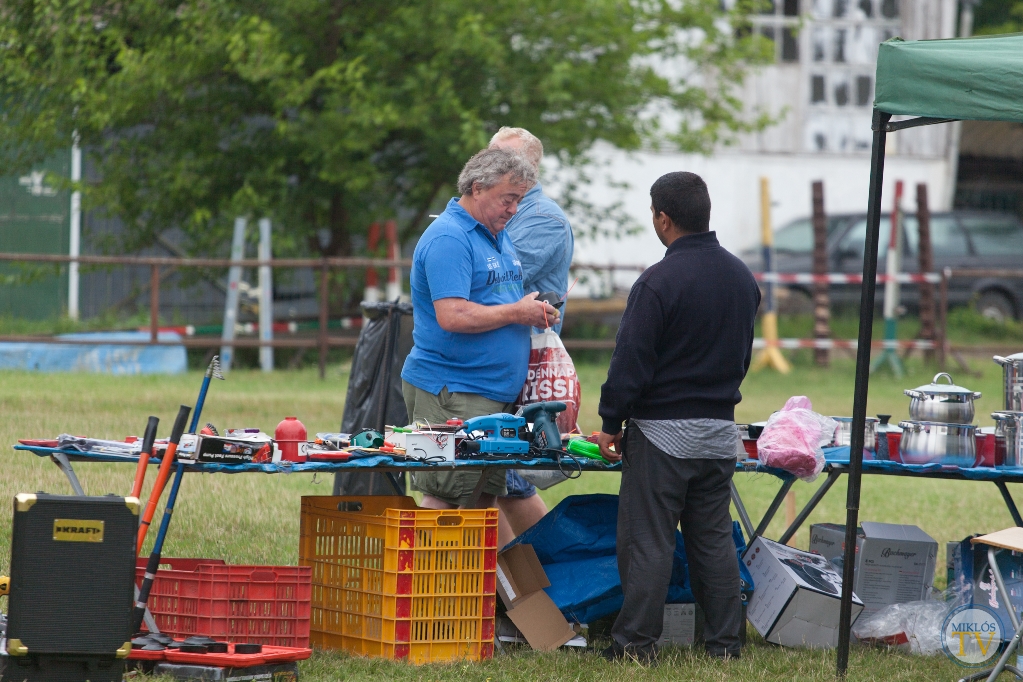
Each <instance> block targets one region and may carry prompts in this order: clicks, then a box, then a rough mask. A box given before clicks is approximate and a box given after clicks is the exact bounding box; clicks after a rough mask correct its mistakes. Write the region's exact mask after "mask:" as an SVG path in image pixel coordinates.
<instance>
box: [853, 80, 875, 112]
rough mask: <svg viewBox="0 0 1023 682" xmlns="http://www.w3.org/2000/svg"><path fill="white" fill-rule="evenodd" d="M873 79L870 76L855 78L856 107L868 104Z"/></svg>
mask: <svg viewBox="0 0 1023 682" xmlns="http://www.w3.org/2000/svg"><path fill="white" fill-rule="evenodd" d="M872 84H873V79H872V78H871V77H870V76H856V106H858V107H865V106H867V105H868V104H870V100H871V97H870V86H871V85H872Z"/></svg>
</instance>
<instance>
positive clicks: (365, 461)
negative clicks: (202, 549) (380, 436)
mask: <svg viewBox="0 0 1023 682" xmlns="http://www.w3.org/2000/svg"><path fill="white" fill-rule="evenodd" d="M14 449H15V450H24V451H28V452H31V453H33V454H35V455H38V456H39V457H49V456H50V455H53V454H56V453H63V454H65V455H69V456H73V457H76V458H81V459H84V460H89V461H94V462H130V463H136V462H138V457H135V456H130V455H111V454H103V453H91V452H78V451H75V450H60V449H57V448H43V447H36V446H31V445H15V446H14ZM179 461H183V462H185V464H186V470H187V471H195V472H202V473H209V474H215V473H223V474H243V473H250V472H262V473H266V474H289V473H302V472H311V473H315V472H318V471H319V472H324V471H345V470H348V469H366V468H373V467H389V468H390V467H393V468H396V469H437V468H445V469H447V468H463V467H467V468H480V467H499V468H506V469H507V468H514V469H528V468H530V467H543V468H547V469H549V468H551V467H556V466H558V462H557V461H556V460H554V459H551V458H549V457H539V458H536V459H501V460H472V459H458V460H455V461H454V462H445V463H443V464H434V463H432V462H421V461H419V460H404V459H400V458H399V459H395V458H393V457H390V456H388V455H374V454H373V453H360V452H359V451H355V452H354V453H353V458H352V459H349V460H347V461H344V462H300V463H299V462H272V463H265V464H216V463H210V462H201V463H195V462H189V460H179ZM576 461H577V462H578V463H579V466H577V465H576V463H575V462H573V461H572V460H570V459H567V458H566V459H563V460H562V461H561V466H562V467H563V468H564V469H565V471H566V472H571V471H576V470H578V468H579V467H581V468H582V470H583V471H620V470H621V464H605V463H603V462H599V461H596V460H592V459H587V458H584V457H576ZM159 462H160V460H159V459H151V460H149V463H150V464H151V465H153V464H159Z"/></svg>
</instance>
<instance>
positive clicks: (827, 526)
mask: <svg viewBox="0 0 1023 682" xmlns="http://www.w3.org/2000/svg"><path fill="white" fill-rule="evenodd" d="M862 544H863V528H857V529H856V554H859V553H860V546H861V545H862ZM809 549H810V551H811V552H813V553H815V554H820V555H821V556H822V557H824V558H825V559H827V560H828V561H833V560H834V559H837V558H840V557H843V556H845V526H843V525H842V524H839V523H815V524H813V525H811V526H810V547H809Z"/></svg>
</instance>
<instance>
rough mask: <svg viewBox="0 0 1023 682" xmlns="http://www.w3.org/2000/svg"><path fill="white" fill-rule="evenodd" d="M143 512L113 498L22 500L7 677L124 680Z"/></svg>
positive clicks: (132, 501) (17, 506)
mask: <svg viewBox="0 0 1023 682" xmlns="http://www.w3.org/2000/svg"><path fill="white" fill-rule="evenodd" d="M139 506H140V505H139V501H138V499H136V498H133V497H129V498H125V497H115V496H113V495H110V496H106V497H75V496H64V495H47V494H46V493H37V494H21V495H17V496H16V497H15V498H14V526H13V533H12V536H11V590H10V596H9V603H8V611H7V616H8V624H7V653H8V655H9V656H10V658H9V659H8V661H7V666H6V670H5V671H4V676H3V677H4V680H19V682H20V680H24V679H28V680H52V681H53V682H60V681H62V680H73V679H77V680H84V679H89V680H92V681H93V682H98V681H99V680H104V679H106V678H107V677H109V678H110V679H120V674H121V672H120V671H123V669H124V666H123V661H119V660H117V659H121V658H124V657H126V656H127V655H128V652H129V651H130V650H131V644H130V640H131V635H132V633H131V619H132V608H133V602H134V594H133V590H134V584H135V541H136V537H137V533H138V522H139ZM83 674H84V675H85V676H84V677H83V676H82V675H83Z"/></svg>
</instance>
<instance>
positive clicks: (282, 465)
mask: <svg viewBox="0 0 1023 682" xmlns="http://www.w3.org/2000/svg"><path fill="white" fill-rule="evenodd" d="M14 449H15V450H24V451H28V452H32V453H33V454H35V455H38V456H40V457H49V456H50V455H52V454H55V453H64V454H65V455H70V456H74V457H79V458H82V459H87V460H89V461H94V462H130V463H135V462H138V457H134V456H127V455H109V454H102V453H99V454H96V453H89V452H76V451H72V450H58V449H56V448H43V447H36V446H30V445H15V446H14ZM824 458H825V460H826V461H827V464H828V465H836V466H848V465H849V448H848V447H839V448H824ZM576 460H577V461H578V462H579V466H580V467H581V468H582V470H583V471H621V464H620V463H618V464H606V463H604V462H600V461H597V460H592V459H586V458H583V457H577V458H576ZM159 461H160V460H159V459H152V460H150V464H159ZM185 462H186V464H187V470H188V471H194V472H202V473H209V474H214V473H223V474H243V473H250V472H261V473H266V474H288V473H302V472H311V473H315V472H328V471H346V470H350V469H366V468H373V467H386V468H394V469H436V468H445V469H447V468H470V469H472V468H481V467H497V468H504V469H529V468H544V469H550V468H552V467H557V466H558V462H557V461H556V460H554V459H551V458H549V457H540V458H536V459H525V460H523V459H502V460H473V459H459V460H455V461H454V462H446V463H444V464H441V465H438V464H434V463H430V462H421V461H419V460H403V459H395V458H393V457H390V456H388V455H374V454H372V453H358V452H356V453H355V457H353V458H352V459H350V460H348V461H345V462H302V463H294V462H275V463H266V464H214V463H205V462H204V463H188V460H185ZM561 466H562V468H564V470H565V471H566V472H569V471H575V470H578V467H577V466H576V464H575V463H574V462H572V461H571V460H568V459H564V460H562V462H561ZM736 469H737V470H739V471H744V472H749V473H763V474H770V475H772V476H777V477H778V478H782V479H788V478H791V477H792V474H789V473H788V472H785V471H783V470H781V469H774V468H772V467H767V466H764V465H763V464H761V463H760V462H757V461H756V460H747V461H746V462H738V463H737V464H736ZM825 471H827V467H825ZM863 473H864V474H866V475H870V474H881V475H884V474H889V475H891V474H902V473H907V474H919V475H921V476H927V475H928V474H935V473H943V474H945V473H947V474H955V475H961V476H962V477H963V478H966V479H969V480H975V481H995V480H999V479H1007V478H1023V467H999V468H997V469H996V468H993V467H965V468H961V467H957V466H948V465H941V464H901V463H899V462H882V461H876V460H865V461H864V462H863Z"/></svg>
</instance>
